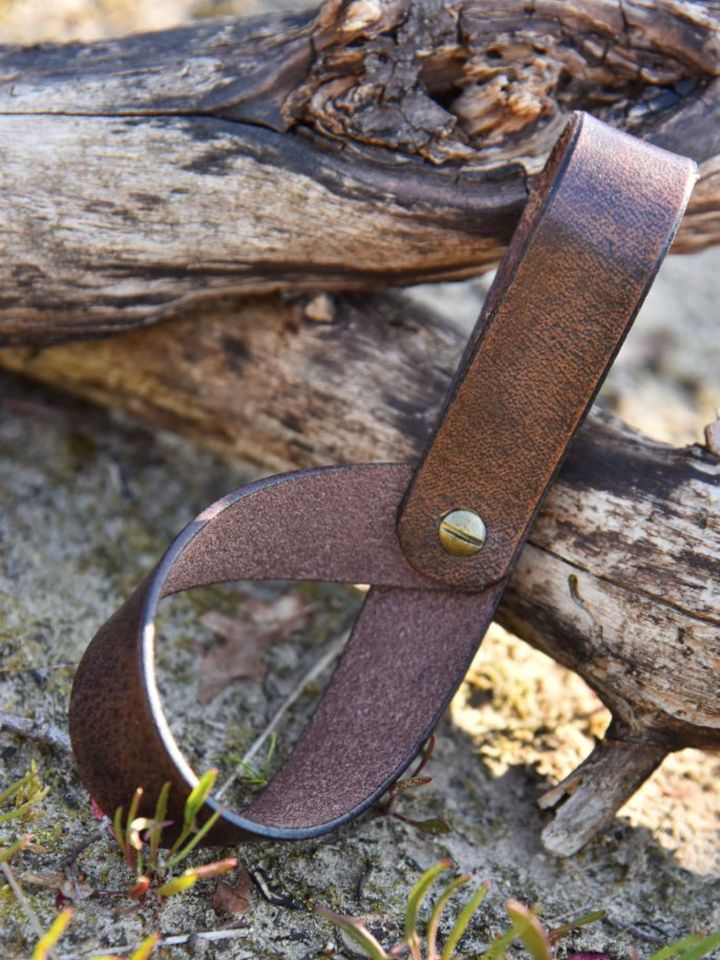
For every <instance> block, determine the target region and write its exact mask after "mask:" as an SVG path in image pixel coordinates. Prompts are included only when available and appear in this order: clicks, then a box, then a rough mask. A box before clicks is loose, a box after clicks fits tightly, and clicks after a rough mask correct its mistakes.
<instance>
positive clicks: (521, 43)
mask: <svg viewBox="0 0 720 960" xmlns="http://www.w3.org/2000/svg"><path fill="white" fill-rule="evenodd" d="M575 108H583V109H588V110H590V111H592V112H594V113H596V114H598V115H599V116H601V117H603V118H604V119H606V120H607V121H609V122H610V123H613V124H615V125H616V126H618V127H620V128H622V129H624V130H628V131H630V132H631V133H634V134H636V135H638V136H640V137H644V138H646V139H648V140H651V141H653V142H655V143H658V144H661V145H663V146H667V147H669V148H671V149H674V150H677V151H679V152H681V153H690V154H691V155H692V156H693V157H694V158H695V159H696V160H697V161H698V162H699V163H700V181H699V184H698V187H697V189H696V191H695V193H694V195H693V198H692V201H691V204H690V209H689V213H688V216H687V218H686V220H685V223H684V226H683V229H682V231H681V234H680V236H679V238H678V241H677V247H676V249H678V250H692V249H698V248H700V247H702V246H703V245H706V244H710V243H715V242H717V240H718V237H720V9H719V8H718V5H717V3H715V2H711V0H708V2H706V3H704V4H703V3H697V2H696V3H691V2H689V0H577V2H573V3H569V2H566V3H560V2H557V0H534V2H532V3H530V4H528V3H527V2H525V0H503V2H502V3H497V2H496V0H422V2H410V0H392V2H391V0H352V2H349V3H348V2H339V0H329V2H327V3H326V4H325V5H324V6H323V7H322V8H321V10H320V12H319V13H318V14H317V15H315V14H314V13H307V14H287V15H280V16H278V15H274V16H269V17H265V18H262V19H255V20H247V21H224V22H223V21H221V22H209V23H205V24H198V25H193V26H189V27H183V28H180V29H176V30H169V31H164V32H160V33H155V34H147V35H138V36H131V37H127V38H124V39H120V40H112V41H106V42H101V43H93V44H70V45H66V46H52V45H45V46H39V47H32V48H12V47H7V48H2V49H0V170H1V171H2V174H1V176H2V186H3V198H4V199H3V203H2V207H1V209H0V249H1V250H2V257H0V338H2V339H3V340H4V342H10V341H15V342H19V341H28V340H30V339H35V340H38V341H39V340H45V341H48V340H51V339H60V338H63V337H68V336H71V335H77V334H82V333H91V332H101V331H110V330H113V329H117V328H119V327H124V326H132V325H141V324H147V323H150V322H152V321H154V320H157V319H158V318H161V317H163V316H168V315H170V314H176V313H178V311H180V310H182V309H185V308H186V307H187V306H188V305H190V304H193V303H195V302H197V301H200V300H202V299H206V298H208V297H214V296H217V295H219V294H233V293H238V292H242V293H245V294H247V293H256V292H258V291H268V290H275V289H280V288H283V289H296V290H297V289H306V290H307V289H339V288H343V289H346V290H348V289H360V288H365V289H367V288H372V287H377V286H387V285H390V284H395V285H398V284H407V283H411V282H416V281H418V280H420V279H423V280H431V279H439V278H453V277H464V276H468V275H470V274H473V273H477V272H479V271H482V270H484V269H487V268H488V267H490V266H492V265H493V264H495V263H496V262H497V260H498V258H499V257H500V255H501V253H502V250H503V248H504V245H505V243H506V241H507V239H508V238H509V236H510V234H511V232H512V229H513V227H514V225H515V223H516V221H517V218H518V215H519V213H520V211H521V209H522V206H523V203H524V201H525V198H526V196H527V189H528V182H529V179H531V178H532V176H533V175H534V174H535V173H536V172H537V171H538V170H539V169H540V168H541V166H542V164H543V162H544V159H545V157H546V155H547V152H548V150H549V148H550V146H551V145H552V143H553V142H554V140H555V138H556V136H557V134H558V132H559V130H560V129H561V127H562V125H563V123H564V118H565V116H566V114H567V113H568V111H570V110H572V109H575Z"/></svg>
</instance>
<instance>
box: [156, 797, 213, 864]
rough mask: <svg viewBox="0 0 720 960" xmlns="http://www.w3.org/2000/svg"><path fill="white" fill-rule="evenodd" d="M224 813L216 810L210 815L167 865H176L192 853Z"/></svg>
mask: <svg viewBox="0 0 720 960" xmlns="http://www.w3.org/2000/svg"><path fill="white" fill-rule="evenodd" d="M221 816H222V813H221V811H220V810H216V811H215V813H214V814H213V815H212V816H211V817H209V818H208V819H207V820H206V821H205V823H204V824H203V825H202V826H201V827H200V829H199V830H198V831H197V833H195V835H194V836H193V837H192V839H191V840H190V841H189V842H188V843H187V844H186V845H185V846H184V847H183V848H182V849H181V850H178V852H177V853H175V854H174V855H173V856H172V857H170V859H169V860H168V862H167V864H166V866H168V867H174V866H175V865H176V864H178V863H180V861H181V860H184V859H185V857H186V856H187V855H188V854H189V853H192V851H193V850H194V849H195V847H196V846H197V845H198V844H199V843H200V841H201V840H202V839H203V837H204V836H205V835H206V834H207V833H208V832H209V831H210V830H212V828H213V827H214V826H215V824H216V823H217V822H218V820H219V819H220V817H221Z"/></svg>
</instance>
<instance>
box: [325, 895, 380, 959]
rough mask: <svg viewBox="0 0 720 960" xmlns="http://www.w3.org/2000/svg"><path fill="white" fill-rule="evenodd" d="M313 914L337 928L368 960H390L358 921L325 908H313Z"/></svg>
mask: <svg viewBox="0 0 720 960" xmlns="http://www.w3.org/2000/svg"><path fill="white" fill-rule="evenodd" d="M315 912H316V913H319V914H320V916H321V917H324V918H325V919H326V920H329V921H330V923H334V924H335V926H336V927H339V929H340V930H342V932H343V933H344V934H345V936H346V937H347V938H348V940H352V942H353V943H356V944H357V945H358V946H359V947H360V948H361V949H362V950H364V951H365V953H366V954H367V955H368V957H370V960H390V958H389V957H388V955H387V953H385V951H384V950H383V948H382V945H381V944H380V943H379V942H378V941H377V940H376V939H375V937H374V936H373V935H372V934H371V933H370V931H369V930H368V929H367V927H366V926H364V925H363V924H362V923H361V922H360V921H359V920H353V919H352V917H343V916H342V915H341V914H339V913H333V911H332V910H328V909H326V908H325V907H315Z"/></svg>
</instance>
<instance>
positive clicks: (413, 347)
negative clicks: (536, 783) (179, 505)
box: [0, 294, 720, 854]
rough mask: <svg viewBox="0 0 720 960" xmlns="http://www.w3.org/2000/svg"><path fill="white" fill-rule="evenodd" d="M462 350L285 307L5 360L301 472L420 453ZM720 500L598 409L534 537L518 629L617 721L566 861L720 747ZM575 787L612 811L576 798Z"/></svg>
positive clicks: (710, 481) (519, 585)
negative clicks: (677, 758) (648, 792)
mask: <svg viewBox="0 0 720 960" xmlns="http://www.w3.org/2000/svg"><path fill="white" fill-rule="evenodd" d="M312 318H315V319H312ZM317 318H321V319H323V320H324V321H325V322H318V319H317ZM461 349H462V337H461V336H460V334H459V333H458V332H457V330H456V329H455V328H454V327H453V326H452V325H450V324H448V323H447V322H445V321H443V320H442V319H440V318H439V317H437V316H436V315H434V314H433V313H432V312H430V311H429V310H427V309H425V308H421V307H419V306H417V305H416V304H414V303H413V302H412V301H411V300H409V299H407V298H405V297H403V296H401V295H396V294H387V295H384V296H381V295H371V296H359V295H357V296H344V297H336V298H335V299H334V300H332V301H330V300H327V299H326V300H323V301H322V302H321V303H318V302H317V301H310V303H308V302H306V300H304V299H295V300H288V299H287V298H281V297H279V296H273V297H268V298H262V299H257V300H255V301H250V302H248V303H245V304H243V305H241V306H239V307H238V306H235V307H234V306H232V305H231V304H225V305H224V306H222V307H221V308H219V309H218V310H216V311H215V312H214V313H212V314H207V315H203V316H200V315H190V316H188V317H187V318H186V319H184V320H181V321H174V322H173V323H165V324H160V325H158V326H156V327H154V328H153V329H150V330H145V331H134V332H127V333H125V334H122V335H120V336H118V337H115V338H113V339H107V340H101V341H94V342H77V343H71V344H67V345H64V346H57V347H50V348H46V349H32V348H16V349H7V350H4V351H0V363H2V364H3V365H4V366H6V367H10V368H12V369H14V370H16V371H19V372H22V373H25V374H28V375H30V376H33V377H36V378H38V379H41V380H45V381H48V382H51V383H54V384H56V385H60V386H63V387H65V388H68V389H70V390H73V391H75V392H76V393H80V394H82V395H84V396H87V397H90V398H91V399H94V400H97V401H100V402H102V403H108V404H112V405H114V406H121V407H125V408H126V409H128V410H130V411H132V412H133V413H135V414H137V415H138V416H140V417H142V418H143V419H145V420H147V421H149V422H152V423H155V424H160V425H162V426H169V427H172V428H173V429H176V430H178V431H180V432H183V433H186V434H187V435H190V436H192V437H194V438H195V439H196V440H198V441H199V442H201V443H204V444H205V445H207V446H210V447H212V448H213V449H215V450H218V451H220V452H223V453H225V454H230V455H240V456H243V457H249V458H250V459H254V460H255V461H257V462H259V463H262V464H264V465H265V466H267V467H270V468H272V469H275V470H284V469H288V468H292V467H298V466H314V465H318V464H328V463H342V462H353V461H362V460H406V459H413V458H414V457H416V456H417V453H418V452H419V450H420V449H421V448H422V446H423V444H424V442H425V439H426V436H427V433H428V429H429V427H430V425H431V424H432V422H433V420H434V418H435V415H436V412H437V410H438V407H439V405H440V403H441V400H442V396H443V393H444V391H445V389H446V386H447V384H448V383H449V381H450V378H451V375H452V371H453V369H454V367H455V365H456V363H457V360H458V357H459V354H460V352H461ZM719 499H720V459H718V457H717V456H715V455H713V454H711V453H710V452H709V451H708V450H707V449H705V448H702V447H699V446H696V447H690V448H689V449H687V450H672V449H671V448H669V447H666V446H664V445H662V444H657V443H653V442H651V441H649V440H647V439H645V438H643V437H641V436H639V435H637V434H635V433H632V432H631V431H629V430H628V429H626V428H623V427H622V425H619V424H617V423H615V422H611V421H606V420H603V419H602V418H601V417H599V416H598V415H597V414H596V415H595V416H594V417H591V418H590V419H589V421H588V422H587V424H586V425H585V426H584V427H583V429H582V430H581V432H580V434H579V436H578V438H577V439H576V441H575V442H574V444H573V446H572V449H571V453H570V455H569V457H568V460H567V461H566V463H565V465H564V467H563V470H562V472H561V474H560V476H559V478H558V480H557V481H556V482H555V484H554V486H553V488H552V491H551V493H550V495H549V497H548V499H547V501H546V503H545V506H544V508H543V510H542V512H541V514H540V516H539V518H538V520H537V522H536V524H535V526H534V528H533V531H532V534H531V538H530V542H529V544H528V545H527V547H526V548H525V550H524V552H523V554H522V557H521V559H520V562H519V564H518V567H517V571H516V574H515V576H514V577H513V580H512V582H511V585H510V587H509V589H508V591H507V593H506V597H505V600H504V603H503V606H502V609H501V612H500V621H501V622H502V623H503V624H504V625H505V626H507V627H508V628H509V629H511V630H512V631H513V632H514V633H516V634H517V635H518V636H520V637H523V638H524V639H526V640H528V641H530V642H531V643H533V644H535V645H536V646H538V647H539V648H540V649H542V650H544V651H545V652H547V653H549V654H550V655H551V656H553V657H554V658H555V659H556V660H558V661H560V662H561V663H563V664H565V665H566V666H568V667H570V668H572V669H573V670H576V671H577V672H578V673H579V674H580V675H581V676H583V677H584V678H585V679H586V681H587V682H588V683H589V684H590V686H592V687H593V688H594V689H595V690H596V691H597V692H598V694H599V695H600V697H601V698H602V700H603V701H604V702H605V703H606V704H607V706H608V707H609V708H610V709H611V711H612V713H613V716H614V723H613V727H612V730H611V733H610V740H609V741H608V745H607V747H601V748H598V751H596V755H594V759H593V760H592V761H590V762H588V763H587V764H585V765H583V766H582V767H581V768H580V769H579V770H578V771H576V773H575V774H573V775H572V777H571V778H569V780H568V781H566V783H565V785H563V786H562V787H559V788H558V790H557V791H555V793H554V797H553V798H552V799H553V800H555V801H559V800H560V799H562V798H564V797H567V796H570V799H569V800H568V802H567V803H566V804H565V805H564V806H561V807H560V808H559V812H558V814H557V818H556V820H555V823H554V826H552V827H551V828H549V831H548V833H547V834H546V843H547V844H548V846H549V847H550V848H551V849H552V850H553V851H555V852H556V853H560V854H569V853H572V852H573V851H574V850H576V849H577V848H578V847H579V846H581V845H582V843H584V842H585V841H586V840H587V839H588V838H589V837H590V836H591V835H592V834H593V833H594V832H596V831H597V830H600V829H602V827H603V826H604V825H605V824H606V823H607V822H608V820H609V819H610V818H611V817H612V815H613V814H614V812H615V810H616V809H617V808H618V807H619V806H620V805H621V804H622V802H623V801H624V800H625V799H627V797H628V796H629V795H630V794H631V793H632V792H633V791H634V789H635V788H636V787H637V786H638V784H639V783H640V782H642V780H643V779H644V778H645V777H646V776H648V775H649V773H650V772H651V770H652V769H653V768H654V767H655V766H656V765H657V763H659V762H660V760H661V759H662V757H663V756H664V755H665V754H666V753H668V752H670V751H672V750H675V749H678V748H680V747H684V746H695V747H701V748H706V749H717V748H718V746H720V702H719V701H718V698H717V676H718V672H719V671H720V659H719V656H718V650H719V649H720V644H719V640H720V613H719V611H720V583H719V582H718V578H717V570H718V567H719V565H720V510H718V506H717V505H718V500H719ZM611 741H612V742H611ZM623 744H625V747H624V748H623V747H622V745H623ZM606 757H607V758H609V757H612V764H611V765H612V777H609V776H608V769H609V767H608V764H609V762H610V761H609V760H607V759H605V758H606ZM574 789H577V790H578V792H576V793H575V794H574V797H575V798H587V797H590V796H592V797H596V798H598V800H597V802H596V803H594V804H587V803H581V802H580V799H575V801H574V802H573V796H572V795H571V794H572V791H573V790H574ZM544 802H545V804H546V805H548V803H549V801H548V800H546V801H544Z"/></svg>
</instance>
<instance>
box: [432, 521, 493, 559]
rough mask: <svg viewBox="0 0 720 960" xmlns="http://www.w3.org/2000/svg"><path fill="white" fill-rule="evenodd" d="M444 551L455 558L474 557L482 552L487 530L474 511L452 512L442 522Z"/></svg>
mask: <svg viewBox="0 0 720 960" xmlns="http://www.w3.org/2000/svg"><path fill="white" fill-rule="evenodd" d="M438 534H439V537H440V543H441V544H442V546H443V549H444V550H446V551H447V553H449V554H450V555H451V556H453V557H472V556H474V555H475V554H476V553H478V551H480V550H482V548H483V544H484V543H485V540H486V538H487V530H486V528H485V524H484V523H483V520H482V517H480V516H479V515H478V514H477V513H475V511H474V510H451V511H450V513H446V514H445V516H444V517H443V518H442V520H441V521H440V529H439V531H438Z"/></svg>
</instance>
